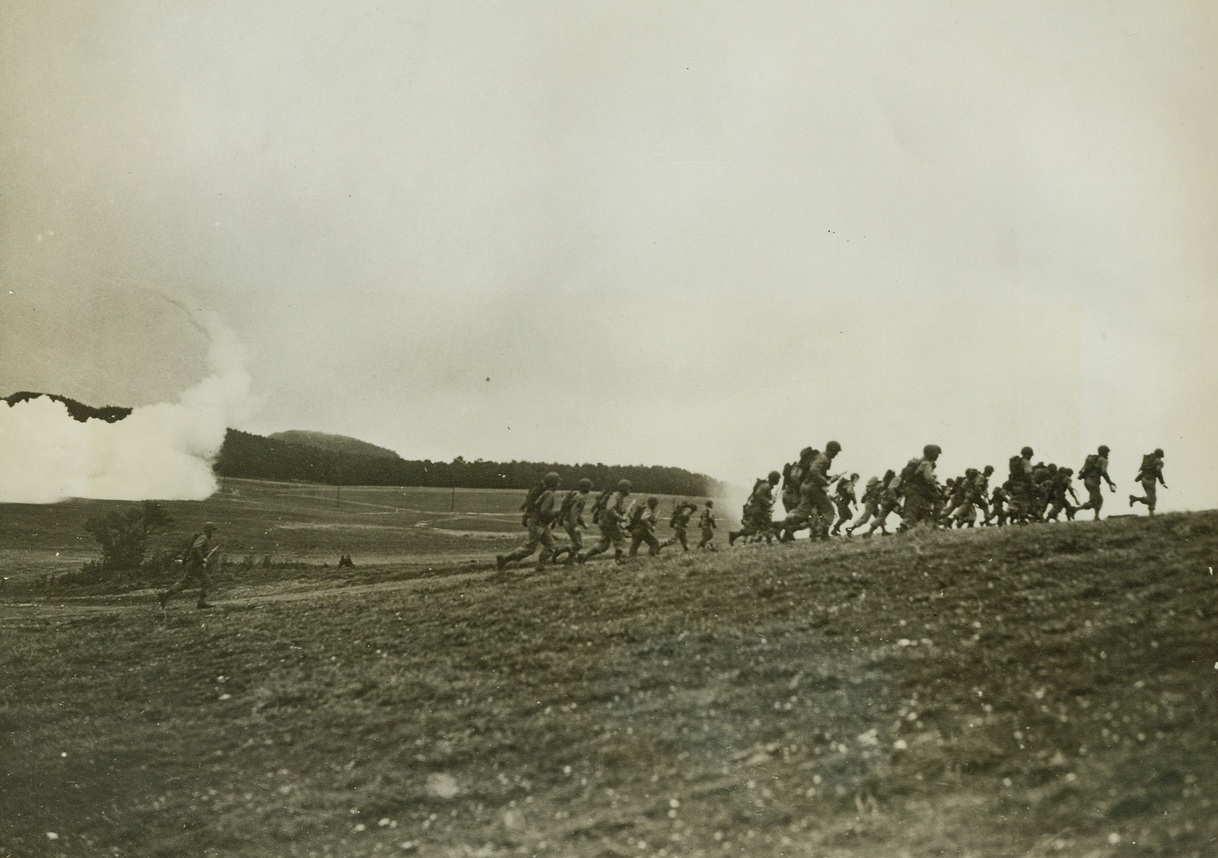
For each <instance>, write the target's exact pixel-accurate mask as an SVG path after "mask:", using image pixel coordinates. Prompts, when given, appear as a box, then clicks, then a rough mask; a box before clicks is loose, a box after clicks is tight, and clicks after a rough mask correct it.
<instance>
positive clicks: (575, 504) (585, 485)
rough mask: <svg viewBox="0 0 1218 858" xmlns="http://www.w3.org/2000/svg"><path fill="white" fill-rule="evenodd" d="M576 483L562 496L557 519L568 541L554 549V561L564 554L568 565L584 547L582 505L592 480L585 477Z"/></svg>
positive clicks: (590, 487) (584, 524) (590, 488)
mask: <svg viewBox="0 0 1218 858" xmlns="http://www.w3.org/2000/svg"><path fill="white" fill-rule="evenodd" d="M576 485H578V488H575V489H572V490H571V491H569V492H567V494H566V495H565V496H564V497H563V499H562V505H561V506H560V507H559V509H558V519H557V521H558V524H560V525H562V529H563V530H565V531H566V532H567V539H568V540H569V541H568V542H567V544H566V545H563V546H561V547H559V548H558V549H557V550H555V552H554V562H555V563H557V562H558V558H559V557H561V556H562V555H564V554H565V555H567V559H566V561H565V563H566V565H568V566H570V565H571V564H572V563H574V562H575V557H576V555H577V554H579V552H580V551H582V550H583V548H584V530H585V529H586V528H587V526H588V525H587V524H586V523H585V522H584V506H585V505H586V504H587V503H588V493H589V492H590V491H592V480H590V479H588V478H587V477H585V478H584V479H582V480H580V481H579V482H578V483H577V484H576Z"/></svg>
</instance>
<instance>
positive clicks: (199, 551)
mask: <svg viewBox="0 0 1218 858" xmlns="http://www.w3.org/2000/svg"><path fill="white" fill-rule="evenodd" d="M215 532H216V526H215V525H214V524H213V523H212V522H210V521H209V522H206V523H205V524H204V525H203V531H202V532H201V533H196V534H194V535H193V536H192V537H190V542H189V543H187V545H186V550H185V551H184V552H183V554H182V566H183V572H182V577H181V578H180V579H178V581H176V582H175V583H174V584H173V585H172V586H170V588H169V589H168V590H166V591H165V592H164V593H161V594H160V595H159V596H157V600H158V601H159V602H160V603H161V610H165V605H167V604H168V603H169V598H170V597H171V596H173V594H174V593H180V592H182V591H183V590H185V589H186V588H187V587H189V586H190V585H191V582H193V581H197V582H198V583H199V601H198V602H196V603H195V607H196V608H198V609H200V610H202V609H205V608H210V607H211V605H209V604H208V603H207V592H208V591H209V590H210V589H211V578H210V577H208V575H207V569H208V566H210V565H211V562H212V559H213V558H214V557H215V556H216V552H217V551H219V550H220V546H219V545H212V541H211V538H212V535H213V534H214V533H215Z"/></svg>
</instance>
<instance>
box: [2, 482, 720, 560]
mask: <svg viewBox="0 0 1218 858" xmlns="http://www.w3.org/2000/svg"><path fill="white" fill-rule="evenodd" d="M644 497H645V496H644ZM523 499H524V492H521V491H514V490H503V489H457V490H455V491H452V490H449V489H429V488H397V487H387V486H344V487H342V488H336V487H335V486H323V485H317V484H310V483H276V482H267V481H261V480H237V479H228V480H225V482H224V486H223V488H222V490H221V491H219V492H217V493H216V494H215V495H213V496H212V497H210V498H208V499H207V500H203V501H163V502H161V504H162V506H164V507H165V508H166V509H167V510H168V511H169V513H170V515H172V516H173V518H174V520H175V527H174V530H173V532H172V533H167V534H161V535H158V536H156V537H154V539H153V541H152V543H151V545H150V548H151V549H155V548H157V547H161V548H167V549H168V548H178V547H179V546H180V544H181V542H182V541H183V540H184V539H185V538H186V537H188V536H189V535H190V534H191V532H193V531H197V530H198V529H199V527H200V526H201V525H202V523H203V522H204V521H208V520H211V521H214V522H216V523H217V524H218V525H219V527H220V531H219V533H218V535H217V538H218V539H219V541H220V542H221V544H222V550H223V551H224V553H225V556H226V558H227V559H228V560H229V561H230V562H237V561H239V560H241V558H243V557H244V556H245V555H253V556H254V558H255V559H256V560H261V559H262V558H263V557H266V556H270V557H271V558H272V559H273V560H274V562H276V563H312V564H321V563H328V564H330V565H331V566H333V565H334V564H335V563H336V562H337V561H338V558H339V556H340V555H342V554H350V555H352V557H353V558H354V560H355V562H356V563H358V564H360V565H361V566H365V565H369V564H386V563H390V564H393V563H412V564H426V563H433V564H436V563H447V564H453V563H456V564H464V563H468V562H470V561H486V560H487V558H488V557H490V558H493V557H494V555H495V554H496V553H499V552H504V551H508V550H510V549H511V548H514V547H515V546H516V545H517V544H519V543H520V541H521V538H522V534H523V530H522V529H521V527H520V511H519V510H520V503H521V501H522V500H523ZM660 499H661V507H660V509H661V511H662V512H663V514H664V515H665V516H667V514H668V513H669V512H670V511H671V509H672V498H670V497H669V496H666V495H661V496H660ZM120 506H123V504H122V503H121V502H117V501H89V500H72V501H66V502H64V503H59V504H52V505H36V504H4V505H3V506H2V509H3V515H0V574H3V575H6V576H9V577H10V579H12V580H14V581H17V580H20V579H22V578H25V577H28V576H31V575H47V574H51V573H58V572H67V571H73V570H76V569H79V568H80V566H81V564H82V563H84V562H85V561H87V560H92V559H96V558H97V557H98V556H100V552H99V551H98V549H97V546H96V544H95V543H94V542H93V538H92V537H91V536H89V535H88V534H86V533H85V532H84V522H85V520H86V519H87V518H89V517H90V516H93V515H97V514H99V513H102V512H105V511H107V510H109V509H114V508H116V507H120ZM585 517H587V516H585ZM724 539H726V536H725V537H724Z"/></svg>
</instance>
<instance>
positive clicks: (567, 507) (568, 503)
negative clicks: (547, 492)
mask: <svg viewBox="0 0 1218 858" xmlns="http://www.w3.org/2000/svg"><path fill="white" fill-rule="evenodd" d="M578 495H579V489H571V491H569V492H567V494H566V496H565V497H564V498H563V499H562V506H561V507H559V508H558V520H559V521H566V520H567V516H568V515H569V514H570V513H571V508H572V507H574V506H575V498H576V497H578Z"/></svg>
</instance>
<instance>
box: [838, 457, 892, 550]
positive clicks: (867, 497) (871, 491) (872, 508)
mask: <svg viewBox="0 0 1218 858" xmlns="http://www.w3.org/2000/svg"><path fill="white" fill-rule="evenodd" d="M888 473H889V474H891V473H892V471H889V472H888ZM884 476H885V477H887V476H888V474H885V475H884ZM883 494H884V481H883V480H881V479H880V478H879V477H872V478H871V479H869V480H868V481H867V485H866V486H865V487H864V488H863V496H862V498H860V499H859V501H860V503H862V505H863V514H862V515H861V516H859V518H858V520H857V521H856V522H854V523H853V524H851V525H850V526H849V527H847V528H846V535H847V536H853V535H854V531H855V530H856V529H857V528H860V527H862V526H863V525H864V524H866V523H867V522H869V521H871V519H873V518H874V517H875V516H877V515H878V514H879V512H880V498H881V497H882V496H883Z"/></svg>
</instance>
